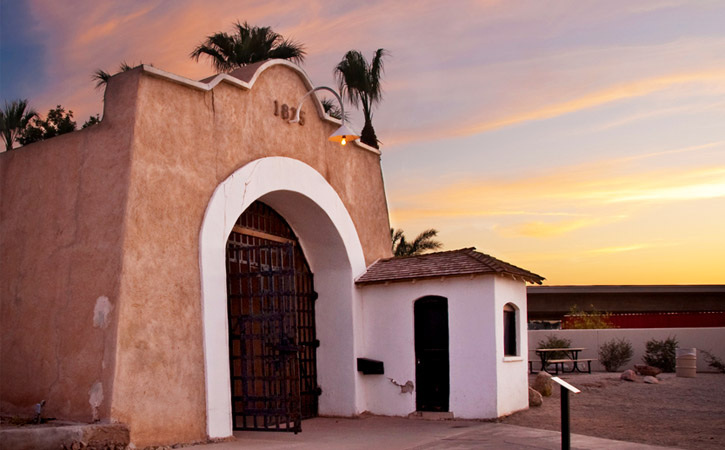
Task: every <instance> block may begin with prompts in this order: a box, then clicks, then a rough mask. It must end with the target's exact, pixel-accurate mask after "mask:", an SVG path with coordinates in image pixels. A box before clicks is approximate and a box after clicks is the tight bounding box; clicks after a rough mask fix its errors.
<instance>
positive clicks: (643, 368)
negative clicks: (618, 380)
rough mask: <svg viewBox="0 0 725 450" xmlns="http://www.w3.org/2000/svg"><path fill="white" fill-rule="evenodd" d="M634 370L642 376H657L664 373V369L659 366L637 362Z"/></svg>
mask: <svg viewBox="0 0 725 450" xmlns="http://www.w3.org/2000/svg"><path fill="white" fill-rule="evenodd" d="M634 370H635V371H636V372H637V373H638V374H640V375H642V376H650V377H656V376H657V375H659V374H661V373H662V369H660V368H658V367H652V366H648V365H645V364H635V365H634Z"/></svg>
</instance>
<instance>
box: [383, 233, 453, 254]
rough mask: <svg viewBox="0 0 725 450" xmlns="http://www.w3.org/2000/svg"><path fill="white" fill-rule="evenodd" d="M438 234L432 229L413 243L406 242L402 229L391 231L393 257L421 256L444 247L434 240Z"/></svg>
mask: <svg viewBox="0 0 725 450" xmlns="http://www.w3.org/2000/svg"><path fill="white" fill-rule="evenodd" d="M437 234H438V230H436V229H434V228H431V229H428V230H425V231H423V232H422V233H420V234H419V235H418V236H416V237H415V239H413V242H410V243H409V242H408V241H406V240H405V234H404V233H403V230H401V229H397V230H395V229H393V228H391V229H390V237H391V238H392V240H393V255H394V256H396V257H400V256H414V255H420V254H421V253H423V252H425V251H427V250H436V249H439V248H441V247H442V246H443V244H441V243H440V242H439V241H437V240H435V239H433V238H434V237H436V235H437Z"/></svg>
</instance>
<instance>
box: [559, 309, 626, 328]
mask: <svg viewBox="0 0 725 450" xmlns="http://www.w3.org/2000/svg"><path fill="white" fill-rule="evenodd" d="M589 306H590V307H591V309H592V310H591V311H583V310H582V311H580V310H579V308H578V307H577V306H576V305H574V306H572V307H571V309H570V310H569V314H567V315H565V316H564V323H562V327H563V328H568V329H572V330H592V329H595V330H596V329H605V328H616V327H615V326H614V324H613V323H612V320H611V316H612V315H611V314H610V313H608V312H603V311H598V310H597V308H595V307H594V305H589Z"/></svg>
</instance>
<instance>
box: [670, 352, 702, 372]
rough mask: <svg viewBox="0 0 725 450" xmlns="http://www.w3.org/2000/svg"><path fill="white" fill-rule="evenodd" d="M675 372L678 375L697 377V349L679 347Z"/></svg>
mask: <svg viewBox="0 0 725 450" xmlns="http://www.w3.org/2000/svg"><path fill="white" fill-rule="evenodd" d="M676 352H677V353H676V354H677V361H676V366H675V373H676V374H677V376H678V377H683V378H695V372H696V371H697V349H695V348H678V349H677V350H676Z"/></svg>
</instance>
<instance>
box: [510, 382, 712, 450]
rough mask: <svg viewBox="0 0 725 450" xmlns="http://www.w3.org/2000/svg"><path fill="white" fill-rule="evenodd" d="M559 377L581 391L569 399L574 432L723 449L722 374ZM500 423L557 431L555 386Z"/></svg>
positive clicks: (558, 415)
mask: <svg viewBox="0 0 725 450" xmlns="http://www.w3.org/2000/svg"><path fill="white" fill-rule="evenodd" d="M534 378H535V375H532V376H530V378H529V381H530V382H533V380H534ZM560 378H562V379H564V380H566V381H568V382H569V383H571V384H573V385H574V386H576V387H578V388H579V389H581V391H582V392H581V393H580V394H576V395H571V394H570V395H569V402H570V405H571V408H570V412H571V432H572V433H577V434H584V435H588V436H595V437H601V438H607V439H617V440H621V441H629V442H640V443H644V444H653V445H662V446H669V447H678V448H686V449H715V448H718V449H722V448H725V374H717V373H698V374H697V377H695V378H678V377H675V374H660V375H658V376H657V378H658V379H659V380H660V383H659V384H645V383H643V382H641V381H639V382H628V381H620V380H619V373H607V372H604V373H592V374H576V375H569V374H567V375H561V377H560ZM640 378H641V377H640ZM500 422H502V423H507V424H511V425H520V426H525V427H531V428H541V429H546V430H555V431H559V430H560V425H561V400H560V389H559V387H558V385H556V387H555V388H554V393H553V395H552V396H551V397H544V404H543V405H542V406H541V407H538V408H530V409H529V410H527V411H521V412H518V413H516V414H512V415H510V416H508V417H506V418H503V419H501V420H500Z"/></svg>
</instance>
